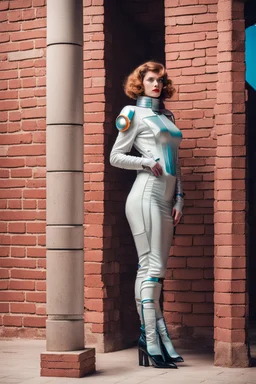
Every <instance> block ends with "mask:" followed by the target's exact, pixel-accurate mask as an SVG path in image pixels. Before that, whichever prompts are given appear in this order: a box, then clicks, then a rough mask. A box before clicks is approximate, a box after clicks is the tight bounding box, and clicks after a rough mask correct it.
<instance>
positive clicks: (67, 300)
mask: <svg viewBox="0 0 256 384" xmlns="http://www.w3.org/2000/svg"><path fill="white" fill-rule="evenodd" d="M83 107H84V103H83V1H82V0H75V1H74V0H48V1H47V112H46V116H47V139H46V147H47V157H46V159H47V196H46V222H47V229H46V247H47V253H46V258H47V314H48V319H47V321H46V349H47V352H46V353H44V354H42V355H41V375H42V376H66V377H81V376H84V375H85V374H87V373H90V372H92V371H93V370H95V351H94V349H87V350H85V349H84V254H83V240H84V232H83V219H84V209H83V205H84V198H83V197H84V175H83V121H84V112H83ZM71 351H72V352H71ZM63 352H64V354H63ZM63 356H65V359H64V360H63ZM67 362H68V363H69V364H67ZM67 367H68V368H67Z"/></svg>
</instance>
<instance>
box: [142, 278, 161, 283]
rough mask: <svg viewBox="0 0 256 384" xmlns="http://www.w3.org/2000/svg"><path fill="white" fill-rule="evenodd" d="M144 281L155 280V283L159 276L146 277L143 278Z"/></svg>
mask: <svg viewBox="0 0 256 384" xmlns="http://www.w3.org/2000/svg"><path fill="white" fill-rule="evenodd" d="M144 281H155V282H156V283H158V282H159V277H147V278H146V279H145V280H143V283H144Z"/></svg>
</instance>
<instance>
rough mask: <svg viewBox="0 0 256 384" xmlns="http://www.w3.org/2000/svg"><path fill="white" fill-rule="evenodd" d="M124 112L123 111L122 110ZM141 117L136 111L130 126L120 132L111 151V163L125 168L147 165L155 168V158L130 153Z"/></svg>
mask: <svg viewBox="0 0 256 384" xmlns="http://www.w3.org/2000/svg"><path fill="white" fill-rule="evenodd" d="M121 113H122V112H121ZM138 127H139V119H138V118H137V116H136V112H135V114H134V116H133V117H132V120H131V121H130V126H129V128H128V129H127V130H125V131H124V132H119V133H118V136H117V138H116V141H115V144H114V145H113V148H112V151H111V153H110V164H111V165H113V166H114V167H118V168H123V169H133V170H141V169H143V168H145V167H149V168H153V167H154V165H155V164H156V162H155V160H154V159H153V158H148V159H147V158H143V157H138V156H131V155H128V154H127V153H129V152H130V151H131V149H132V146H133V143H134V140H135V139H136V137H137V134H138Z"/></svg>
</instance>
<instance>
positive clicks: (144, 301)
mask: <svg viewBox="0 0 256 384" xmlns="http://www.w3.org/2000/svg"><path fill="white" fill-rule="evenodd" d="M146 303H154V300H153V299H144V300H142V304H146Z"/></svg>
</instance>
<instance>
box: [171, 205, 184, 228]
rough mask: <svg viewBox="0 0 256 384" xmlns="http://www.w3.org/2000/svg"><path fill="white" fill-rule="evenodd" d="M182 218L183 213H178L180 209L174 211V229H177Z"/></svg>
mask: <svg viewBox="0 0 256 384" xmlns="http://www.w3.org/2000/svg"><path fill="white" fill-rule="evenodd" d="M181 216H182V213H181V212H180V211H178V209H176V208H173V209H172V217H173V225H174V227H176V225H178V224H179V222H180V219H181Z"/></svg>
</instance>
